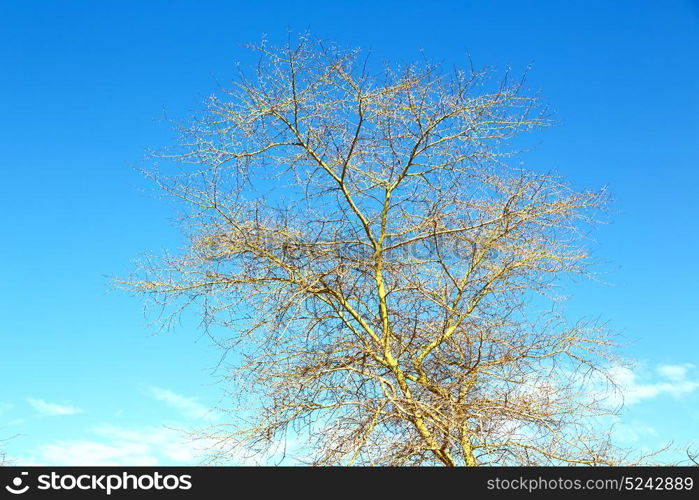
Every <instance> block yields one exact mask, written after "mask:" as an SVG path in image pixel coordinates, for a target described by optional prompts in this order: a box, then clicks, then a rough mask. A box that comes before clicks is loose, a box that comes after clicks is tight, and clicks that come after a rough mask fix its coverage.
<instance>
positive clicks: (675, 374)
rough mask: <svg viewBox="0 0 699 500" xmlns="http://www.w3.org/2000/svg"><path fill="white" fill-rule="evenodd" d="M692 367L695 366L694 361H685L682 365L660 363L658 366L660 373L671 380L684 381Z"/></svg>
mask: <svg viewBox="0 0 699 500" xmlns="http://www.w3.org/2000/svg"><path fill="white" fill-rule="evenodd" d="M692 368H694V365H693V364H692V363H684V364H682V365H660V366H658V374H659V375H660V376H661V377H664V378H667V379H670V380H676V381H683V380H684V379H685V378H686V377H687V373H688V372H689V371H690V370H691V369H692Z"/></svg>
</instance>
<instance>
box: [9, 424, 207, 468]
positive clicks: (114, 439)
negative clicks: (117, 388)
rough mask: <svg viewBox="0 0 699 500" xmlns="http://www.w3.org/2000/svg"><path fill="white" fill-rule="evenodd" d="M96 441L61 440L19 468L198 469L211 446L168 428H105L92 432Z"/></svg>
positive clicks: (35, 453)
mask: <svg viewBox="0 0 699 500" xmlns="http://www.w3.org/2000/svg"><path fill="white" fill-rule="evenodd" d="M91 433H92V434H93V435H94V438H93V439H81V440H59V441H55V442H51V443H48V444H45V445H41V446H39V447H38V448H36V449H35V450H34V451H33V452H32V453H31V456H30V457H26V458H18V459H16V462H17V464H18V465H30V464H31V465H44V466H61V465H71V466H80V465H84V466H131V465H133V466H138V465H142V466H155V465H197V464H199V463H200V462H201V457H202V456H203V454H204V452H205V451H206V449H205V447H206V446H208V445H209V443H206V442H204V441H198V442H197V443H194V442H192V440H191V439H189V438H188V436H187V435H186V434H185V433H183V432H181V431H178V430H175V429H168V428H165V427H155V426H152V427H142V428H137V429H130V428H125V427H118V426H114V425H109V424H105V425H101V426H98V427H95V428H93V429H91Z"/></svg>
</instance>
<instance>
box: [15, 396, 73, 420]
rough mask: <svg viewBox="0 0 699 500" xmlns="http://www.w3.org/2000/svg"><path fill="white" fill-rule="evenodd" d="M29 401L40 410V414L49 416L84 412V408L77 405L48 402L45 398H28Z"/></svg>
mask: <svg viewBox="0 0 699 500" xmlns="http://www.w3.org/2000/svg"><path fill="white" fill-rule="evenodd" d="M27 403H29V404H30V405H31V406H32V408H34V409H35V410H36V411H37V412H39V414H41V415H44V416H49V417H54V416H58V415H75V414H76V413H82V412H83V410H81V409H80V408H76V407H75V406H70V405H59V404H56V403H48V402H46V401H44V400H43V399H35V398H27Z"/></svg>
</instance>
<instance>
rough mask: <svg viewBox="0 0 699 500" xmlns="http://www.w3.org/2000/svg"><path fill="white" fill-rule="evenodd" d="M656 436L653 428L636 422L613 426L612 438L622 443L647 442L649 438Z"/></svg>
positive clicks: (656, 432)
mask: <svg viewBox="0 0 699 500" xmlns="http://www.w3.org/2000/svg"><path fill="white" fill-rule="evenodd" d="M656 436H658V431H657V430H656V429H655V428H654V427H652V426H650V425H648V424H646V423H644V422H640V421H638V420H634V421H631V422H629V423H618V424H616V425H615V426H614V437H615V438H616V439H617V440H619V442H622V443H629V444H635V443H638V442H640V441H643V442H647V441H648V438H649V437H656Z"/></svg>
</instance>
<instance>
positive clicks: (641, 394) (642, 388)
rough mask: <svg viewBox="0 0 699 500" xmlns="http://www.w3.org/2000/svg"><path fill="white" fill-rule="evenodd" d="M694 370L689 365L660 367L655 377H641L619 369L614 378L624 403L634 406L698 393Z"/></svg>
mask: <svg viewBox="0 0 699 500" xmlns="http://www.w3.org/2000/svg"><path fill="white" fill-rule="evenodd" d="M693 369H694V365H692V364H689V363H684V364H667V365H659V366H658V367H657V368H656V370H655V374H654V375H645V376H639V375H638V374H637V373H636V372H634V371H633V370H631V369H629V368H626V367H617V368H615V369H614V370H613V378H614V380H615V382H616V383H617V384H618V385H619V387H620V389H621V392H622V394H623V396H624V402H625V403H626V404H627V405H632V404H635V403H638V402H640V401H644V400H647V399H652V398H655V397H658V396H661V395H670V396H673V397H676V398H679V397H682V396H686V395H687V394H690V393H692V392H694V391H696V390H697V389H699V378H696V377H690V375H692V372H693Z"/></svg>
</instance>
